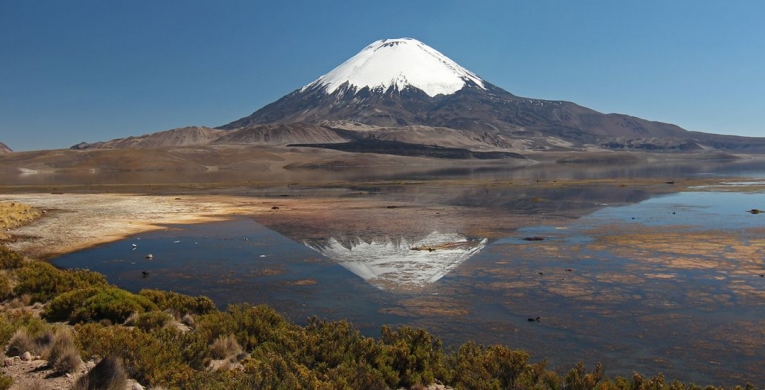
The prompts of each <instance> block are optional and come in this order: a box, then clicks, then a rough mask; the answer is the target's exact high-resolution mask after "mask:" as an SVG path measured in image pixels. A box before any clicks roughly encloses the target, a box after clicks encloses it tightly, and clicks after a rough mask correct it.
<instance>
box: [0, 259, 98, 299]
mask: <svg viewBox="0 0 765 390" xmlns="http://www.w3.org/2000/svg"><path fill="white" fill-rule="evenodd" d="M16 277H17V278H18V284H17V285H16V288H15V290H14V293H15V294H16V295H21V294H30V295H31V296H32V300H33V301H36V302H47V301H49V300H51V299H53V298H55V297H57V296H59V295H61V294H63V293H66V292H69V291H73V290H78V289H83V288H89V287H101V286H104V287H105V286H108V284H107V283H106V279H105V278H104V276H103V275H101V274H99V273H97V272H93V271H88V270H60V269H58V268H56V267H54V266H52V265H50V264H48V263H44V262H42V261H34V262H30V263H28V264H26V265H24V266H23V267H22V268H20V269H19V270H18V271H17V272H16Z"/></svg>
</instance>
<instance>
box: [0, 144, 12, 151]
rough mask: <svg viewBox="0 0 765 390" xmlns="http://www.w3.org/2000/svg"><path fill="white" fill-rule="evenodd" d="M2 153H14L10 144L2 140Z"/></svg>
mask: <svg viewBox="0 0 765 390" xmlns="http://www.w3.org/2000/svg"><path fill="white" fill-rule="evenodd" d="M2 153H13V150H11V148H9V147H8V145H6V144H4V143H2V142H0V154H2Z"/></svg>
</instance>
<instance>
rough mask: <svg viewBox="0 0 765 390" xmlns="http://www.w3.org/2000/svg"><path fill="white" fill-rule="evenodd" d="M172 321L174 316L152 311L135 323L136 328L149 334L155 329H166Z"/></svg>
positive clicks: (139, 317) (140, 316)
mask: <svg viewBox="0 0 765 390" xmlns="http://www.w3.org/2000/svg"><path fill="white" fill-rule="evenodd" d="M172 320H173V316H171V315H170V314H167V313H165V312H161V311H150V312H146V313H141V314H140V315H139V316H138V319H137V320H136V321H135V326H136V327H137V328H138V329H140V330H142V331H144V332H149V331H151V330H153V329H161V328H163V327H165V325H167V324H169V323H170V322H171V321H172Z"/></svg>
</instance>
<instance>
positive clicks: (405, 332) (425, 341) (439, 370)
mask: <svg viewBox="0 0 765 390" xmlns="http://www.w3.org/2000/svg"><path fill="white" fill-rule="evenodd" d="M380 341H381V343H382V344H383V345H384V346H385V354H386V355H387V356H388V357H389V358H390V359H391V362H390V367H391V368H392V369H393V370H394V371H395V372H396V374H397V375H398V378H399V382H398V383H397V384H395V386H396V387H400V386H405V387H411V386H413V385H417V384H425V385H427V384H430V383H434V382H435V380H436V378H438V379H439V380H441V381H443V379H444V378H445V376H446V374H447V372H446V371H445V370H444V369H443V358H444V356H443V350H442V348H441V340H440V339H439V338H437V337H435V336H433V335H431V334H429V333H428V332H427V331H425V330H423V329H414V328H410V327H408V326H402V327H400V328H398V329H397V330H395V331H394V330H392V329H391V328H390V327H389V326H383V327H382V337H381V338H380Z"/></svg>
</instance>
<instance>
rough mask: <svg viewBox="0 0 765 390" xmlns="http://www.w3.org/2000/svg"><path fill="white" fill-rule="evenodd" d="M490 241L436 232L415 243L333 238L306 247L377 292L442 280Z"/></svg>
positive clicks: (400, 240)
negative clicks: (358, 277)
mask: <svg viewBox="0 0 765 390" xmlns="http://www.w3.org/2000/svg"><path fill="white" fill-rule="evenodd" d="M487 241H488V240H486V239H482V240H468V239H467V238H466V237H464V236H462V235H460V234H457V233H439V232H436V231H434V232H432V233H430V234H428V235H427V236H426V237H424V238H422V239H419V240H416V241H415V240H412V241H411V242H410V241H409V240H407V239H406V238H399V239H393V238H390V237H384V238H382V239H373V240H371V241H365V240H362V239H360V238H356V239H353V240H342V241H341V240H338V239H336V238H334V237H331V238H330V239H329V240H327V241H325V242H322V243H309V242H306V243H305V244H306V246H308V247H309V248H311V249H313V250H316V251H317V252H319V253H321V254H323V255H324V256H326V257H328V258H330V259H332V260H333V261H336V262H337V263H338V264H340V265H341V266H343V267H344V268H346V269H348V270H349V271H351V272H353V273H354V274H356V275H358V276H360V277H361V278H363V279H364V280H365V281H367V282H368V283H370V284H372V285H373V286H375V287H377V288H380V289H385V290H412V289H420V288H423V287H425V286H426V285H428V284H429V283H433V282H436V281H437V280H439V279H441V278H442V277H444V275H446V274H447V273H449V271H451V270H453V269H454V268H455V267H457V266H458V265H460V264H461V263H462V262H464V261H465V260H467V259H469V258H470V257H472V256H473V255H475V254H476V253H478V252H479V251H480V250H481V249H483V248H484V247H485V246H486V243H487Z"/></svg>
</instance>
